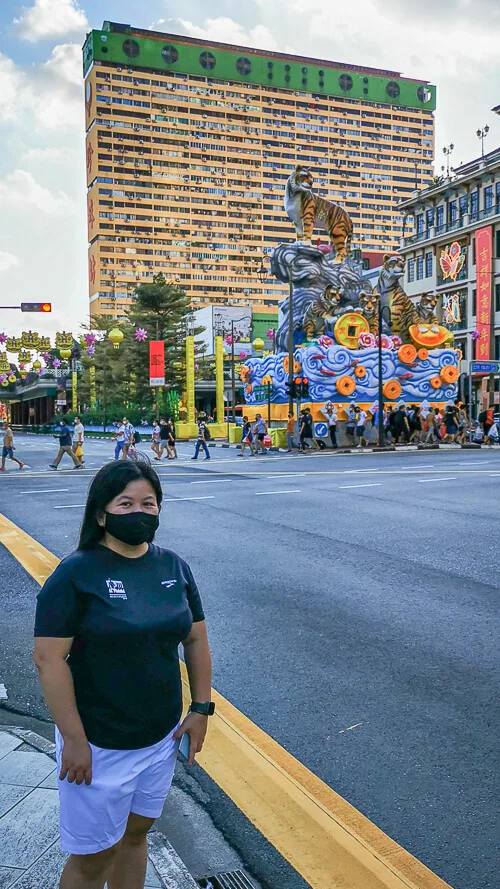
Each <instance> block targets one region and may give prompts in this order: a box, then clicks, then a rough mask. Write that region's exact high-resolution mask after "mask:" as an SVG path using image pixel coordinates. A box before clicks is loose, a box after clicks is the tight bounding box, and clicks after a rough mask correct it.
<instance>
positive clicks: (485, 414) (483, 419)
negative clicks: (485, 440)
mask: <svg viewBox="0 0 500 889" xmlns="http://www.w3.org/2000/svg"><path fill="white" fill-rule="evenodd" d="M478 420H479V422H480V423H481V426H482V427H483V431H484V434H485V436H486V437H488V433H489V431H490V428H491V427H492V426H493V423H494V420H493V410H492V409H491V408H485V410H484V411H481V413H480V414H479V417H478Z"/></svg>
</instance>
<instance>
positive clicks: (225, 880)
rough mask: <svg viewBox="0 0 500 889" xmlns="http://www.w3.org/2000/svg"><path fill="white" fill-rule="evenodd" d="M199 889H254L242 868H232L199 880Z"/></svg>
mask: <svg viewBox="0 0 500 889" xmlns="http://www.w3.org/2000/svg"><path fill="white" fill-rule="evenodd" d="M199 884H200V887H201V889H255V886H254V885H253V884H252V883H251V882H250V880H249V879H248V877H247V875H246V874H244V873H243V871H242V870H232V871H229V873H227V874H215V876H213V877H204V878H203V879H202V880H199Z"/></svg>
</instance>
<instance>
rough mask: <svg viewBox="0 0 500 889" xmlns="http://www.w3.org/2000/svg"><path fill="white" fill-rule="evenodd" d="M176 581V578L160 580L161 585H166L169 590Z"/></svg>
mask: <svg viewBox="0 0 500 889" xmlns="http://www.w3.org/2000/svg"><path fill="white" fill-rule="evenodd" d="M176 583H177V581H176V580H162V582H161V585H162V586H166V588H167V590H169V589H170V587H172V586H175V584H176Z"/></svg>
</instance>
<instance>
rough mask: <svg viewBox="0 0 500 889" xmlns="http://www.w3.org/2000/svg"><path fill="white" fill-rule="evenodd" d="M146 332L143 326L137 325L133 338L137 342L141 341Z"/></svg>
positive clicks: (145, 337)
mask: <svg viewBox="0 0 500 889" xmlns="http://www.w3.org/2000/svg"><path fill="white" fill-rule="evenodd" d="M147 336H148V332H147V330H144V328H143V327H139V328H138V329H137V330H136V332H135V338H136V340H137V342H138V343H143V342H144V340H145V339H147Z"/></svg>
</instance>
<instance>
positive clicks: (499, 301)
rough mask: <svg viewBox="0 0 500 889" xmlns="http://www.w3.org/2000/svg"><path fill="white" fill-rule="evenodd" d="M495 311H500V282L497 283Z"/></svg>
mask: <svg viewBox="0 0 500 889" xmlns="http://www.w3.org/2000/svg"><path fill="white" fill-rule="evenodd" d="M495 312H500V284H495Z"/></svg>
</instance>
